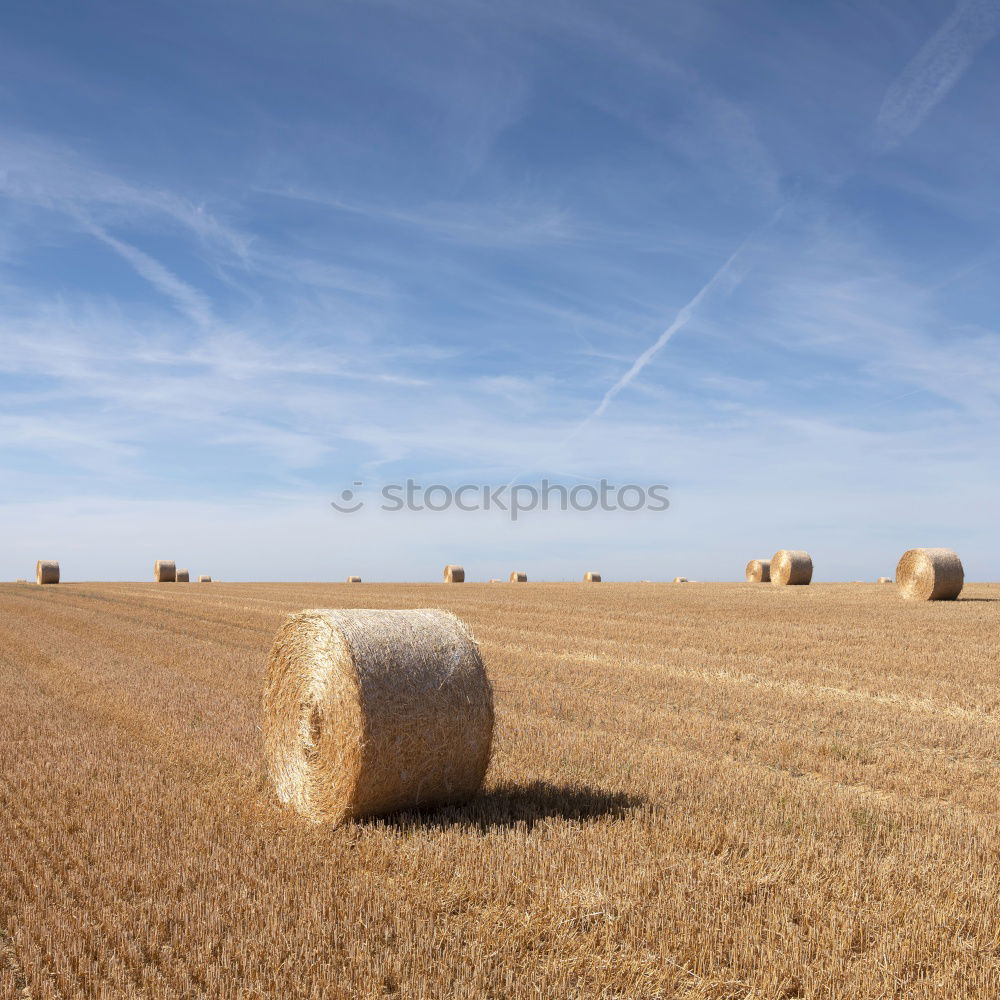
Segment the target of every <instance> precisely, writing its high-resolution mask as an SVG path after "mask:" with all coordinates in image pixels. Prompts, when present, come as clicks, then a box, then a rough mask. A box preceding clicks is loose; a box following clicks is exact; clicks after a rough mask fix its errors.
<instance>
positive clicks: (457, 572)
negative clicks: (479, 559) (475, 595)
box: [444, 563, 465, 583]
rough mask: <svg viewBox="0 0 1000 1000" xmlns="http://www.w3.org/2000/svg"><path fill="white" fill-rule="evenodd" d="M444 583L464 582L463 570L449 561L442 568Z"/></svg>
mask: <svg viewBox="0 0 1000 1000" xmlns="http://www.w3.org/2000/svg"><path fill="white" fill-rule="evenodd" d="M444 582H445V583H465V570H464V569H462V567H461V566H452V565H451V563H449V564H448V565H447V566H445V568H444Z"/></svg>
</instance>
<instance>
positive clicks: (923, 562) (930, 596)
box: [896, 549, 965, 601]
mask: <svg viewBox="0 0 1000 1000" xmlns="http://www.w3.org/2000/svg"><path fill="white" fill-rule="evenodd" d="M896 586H897V587H898V588H899V594H900V596H901V597H903V598H905V599H906V600H908V601H953V600H955V598H957V597H958V595H959V594H960V593H961V592H962V587H963V586H965V569H964V568H963V566H962V560H961V559H959V558H958V555H957V553H955V552H954V551H952V550H951V549H910V550H909V551H907V552H904V553H903V556H902V558H901V559H900V560H899V565H898V566H896Z"/></svg>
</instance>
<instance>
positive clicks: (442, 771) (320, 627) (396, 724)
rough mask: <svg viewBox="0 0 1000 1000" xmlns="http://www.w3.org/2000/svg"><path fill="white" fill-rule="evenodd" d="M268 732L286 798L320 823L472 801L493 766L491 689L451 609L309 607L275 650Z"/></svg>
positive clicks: (267, 693) (291, 619)
mask: <svg viewBox="0 0 1000 1000" xmlns="http://www.w3.org/2000/svg"><path fill="white" fill-rule="evenodd" d="M263 733H264V751H265V755H266V757H267V764H268V769H269V771H270V775H271V779H272V781H273V783H274V788H275V791H276V792H277V795H278V798H279V799H280V800H281V801H282V802H284V803H285V804H287V805H289V806H291V807H292V808H293V809H295V810H296V811H297V812H299V813H301V814H302V815H303V816H305V817H306V818H308V819H310V820H312V821H314V822H317V823H318V822H334V823H339V822H342V821H343V820H346V819H351V818H356V817H360V816H379V815H384V814H385V813H390V812H395V811H397V810H400V809H413V808H415V807H418V806H430V805H442V804H444V803H451V802H463V801H465V800H467V799H469V798H470V797H472V796H473V795H474V794H475V793H476V792H477V791H478V789H479V788H480V786H481V785H482V782H483V778H484V776H485V774H486V769H487V767H488V765H489V761H490V753H491V749H492V744H493V691H492V688H491V687H490V682H489V680H488V678H487V676H486V670H485V668H484V667H483V661H482V659H481V657H480V655H479V647H478V645H477V644H476V640H475V639H474V638H473V636H472V634H471V633H470V632H469V630H468V629H467V628H466V626H465V624H464V623H463V622H462V621H461V620H460V619H458V618H456V617H455V616H454V615H453V614H451V613H450V612H447V611H439V610H436V609H433V608H424V609H419V610H411V611H381V610H380V611H358V610H350V609H339V608H338V609H332V610H331V609H323V608H320V609H316V610H306V611H300V612H298V614H294V615H289V616H288V618H286V619H285V622H284V624H283V625H282V626H281V628H280V629H279V630H278V634H277V636H276V637H275V641H274V647H273V649H272V650H271V655H270V657H269V659H268V677H267V681H266V686H265V690H264V698H263Z"/></svg>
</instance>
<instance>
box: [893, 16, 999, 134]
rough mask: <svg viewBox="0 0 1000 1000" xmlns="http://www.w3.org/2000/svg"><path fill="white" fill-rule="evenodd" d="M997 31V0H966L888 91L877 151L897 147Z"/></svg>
mask: <svg viewBox="0 0 1000 1000" xmlns="http://www.w3.org/2000/svg"><path fill="white" fill-rule="evenodd" d="M998 29H1000V3H998V2H997V0H961V2H960V3H959V4H958V5H957V6H956V7H955V9H954V10H953V11H952V13H951V16H950V17H949V18H948V20H947V21H945V22H944V24H942V25H941V27H940V28H938V30H937V31H936V32H935V33H934V34H933V35H932V36H931V38H930V39H928V41H927V42H926V43H925V44H924V46H923V47H922V48H921V49H920V51H919V52H918V53H917V54H916V55H915V56H914V57H913V58H912V59H911V60H910V62H909V63H908V65H907V66H906V68H905V69H904V70H903V72H902V73H900V75H899V76H898V77H897V78H896V79H895V80H894V81H893V83H892V85H891V86H890V87H889V89H888V91H886V95H885V99H884V100H883V101H882V107H881V108H880V109H879V113H878V117H877V118H876V120H875V145H876V148H877V151H878V152H880V153H885V152H887V151H888V150H890V149H892V148H893V147H894V146H897V145H898V144H899V143H900V142H902V141H903V140H904V139H905V138H906V137H907V136H908V135H909V134H910V133H911V132H913V131H914V129H916V128H917V126H918V125H919V124H920V123H921V122H922V121H923V120H924V119H925V118H926V117H927V115H929V114H930V113H931V111H933V110H934V108H935V107H936V106H937V105H938V104H939V103H940V102H941V101H942V100H944V98H945V97H946V96H947V94H948V91H950V90H951V88H952V87H954V86H955V84H956V83H957V82H958V79H959V77H961V75H962V74H963V73H964V72H965V71H966V70H967V69H968V68H969V66H970V65H971V63H972V60H973V59H974V58H975V56H976V53H977V52H978V51H979V50H980V49H981V48H982V47H983V46H984V45H986V44H987V43H988V42H990V41H991V40H992V39H993V37H994V35H996V33H997V30H998Z"/></svg>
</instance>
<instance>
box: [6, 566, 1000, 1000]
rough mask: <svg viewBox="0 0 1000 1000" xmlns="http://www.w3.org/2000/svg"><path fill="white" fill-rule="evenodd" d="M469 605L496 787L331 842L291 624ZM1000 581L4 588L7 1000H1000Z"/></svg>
mask: <svg viewBox="0 0 1000 1000" xmlns="http://www.w3.org/2000/svg"><path fill="white" fill-rule="evenodd" d="M338 606H342V607H366V608H380V607H381V608H417V607H441V608H446V609H448V610H451V611H453V612H455V613H456V614H457V615H459V616H460V617H461V618H463V619H464V620H465V621H466V622H467V623H468V624H469V625H470V626H471V628H472V629H473V631H474V632H475V634H476V636H477V638H478V639H479V640H480V643H481V648H482V653H483V658H484V660H485V662H486V665H487V669H488V670H489V672H490V675H491V679H492V681H493V684H494V689H495V698H496V711H497V729H496V752H495V756H494V762H493V766H492V768H491V770H490V772H489V774H488V776H487V781H486V789H485V793H484V794H483V795H482V796H481V797H480V798H479V799H478V800H476V801H475V802H473V803H472V804H469V805H466V806H462V807H449V808H446V809H443V810H440V811H436V812H428V813H425V814H409V815H406V816H403V817H396V818H391V819H380V820H369V821H364V822H360V823H355V824H347V825H345V826H343V827H340V828H338V829H330V828H328V827H317V826H314V825H312V824H309V823H307V822H304V821H303V820H301V819H299V818H298V817H296V816H295V815H293V814H291V813H289V812H287V811H285V810H283V809H282V808H281V807H280V806H279V805H278V803H277V801H276V800H275V798H274V796H273V794H272V792H271V789H270V787H269V784H268V781H267V779H266V777H265V772H264V765H263V759H262V756H261V752H260V733H259V730H258V726H259V723H260V700H261V691H262V687H263V681H264V670H265V662H266V658H267V654H268V651H269V649H270V647H271V643H272V641H273V638H274V635H275V632H276V630H277V628H278V626H279V625H280V624H281V621H282V619H283V617H284V615H285V614H287V613H288V612H291V611H298V610H300V609H303V608H317V607H338ZM998 634H1000V585H982V584H969V585H967V586H966V587H965V589H964V590H963V591H962V594H961V597H960V598H959V600H957V601H954V602H940V603H936V602H907V601H903V600H901V599H900V598H899V595H898V594H897V593H896V589H895V588H889V587H884V588H883V587H872V586H870V585H869V586H855V585H850V584H842V585H829V584H811V585H810V586H808V587H747V586H746V585H745V584H732V585H728V584H700V583H692V584H689V585H687V586H685V587H673V586H671V585H669V584H666V585H657V584H643V585H640V584H615V583H609V584H605V585H603V586H601V587H584V588H581V587H580V586H579V584H565V585H559V584H534V585H532V586H531V587H509V588H497V587H489V586H488V585H485V584H466V585H465V586H462V587H447V586H443V585H441V584H427V585H385V586H382V585H376V584H369V585H366V586H365V587H363V588H359V587H355V586H349V585H347V584H330V585H322V586H321V585H277V584H273V585H265V584H231V583H223V584H216V585H214V586H212V587H210V588H203V587H192V588H187V587H183V588H176V587H161V586H157V585H155V584H153V583H149V584H63V585H60V586H59V587H37V588H34V587H19V586H16V585H14V584H5V585H0V706H2V707H0V719H2V720H3V726H2V728H0V740H2V753H0V861H2V864H0V997H3V998H5V1000H6V998H7V997H12V998H13V997H18V996H20V997H31V998H46V1000H48V998H57V997H62V998H88V1000H89V998H97V997H107V998H117V997H123V998H124V997H128V998H133V997H140V998H160V997H164V998H167V997H169V998H181V997H185V998H186V997H192V998H193V997H211V998H222V1000H237V998H239V1000H250V998H259V997H267V998H272V997H273V998H282V1000H290V998H298V997H308V998H317V1000H318V998H340V997H344V998H359V1000H360V998H369V997H398V998H407V1000H409V998H463V1000H464V998H469V1000H472V998H494V1000H506V998H529V997H537V998H548V997H558V998H564V997H565V998H580V1000H590V998H608V1000H610V998H623V997H628V998H632V997H635V998H643V1000H647V998H658V997H659V998H665V997H683V998H687V1000H696V998H702V1000H709V998H713V1000H772V998H773V1000H778V998H784V1000H789V998H841V997H842V998H877V997H878V998H881V997H898V998H906V1000H914V998H943V997H947V998H950V997H962V998H983V1000H986V998H991V1000H992V998H995V997H996V996H997V995H998V994H1000V938H998V933H997V928H998V927H1000V896H998V893H997V891H996V887H997V885H998V884H1000V852H998V844H1000V809H998V801H1000V792H998V788H1000V781H998V778H1000V661H998V656H997V636H998Z"/></svg>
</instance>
